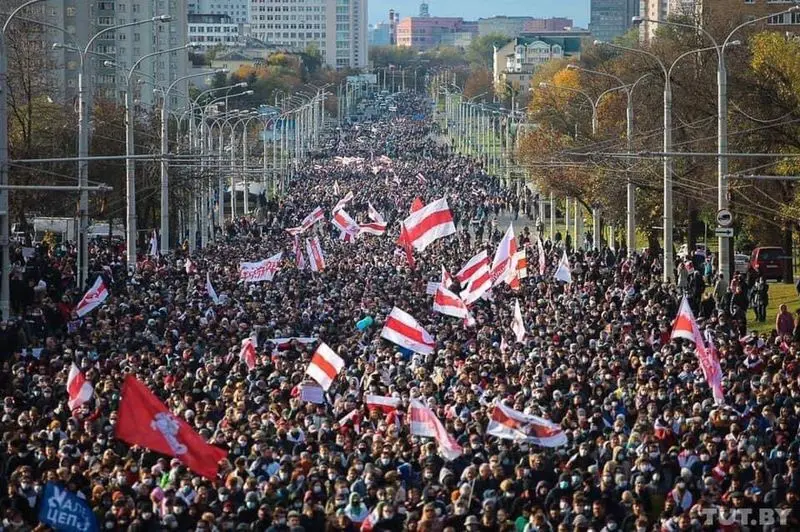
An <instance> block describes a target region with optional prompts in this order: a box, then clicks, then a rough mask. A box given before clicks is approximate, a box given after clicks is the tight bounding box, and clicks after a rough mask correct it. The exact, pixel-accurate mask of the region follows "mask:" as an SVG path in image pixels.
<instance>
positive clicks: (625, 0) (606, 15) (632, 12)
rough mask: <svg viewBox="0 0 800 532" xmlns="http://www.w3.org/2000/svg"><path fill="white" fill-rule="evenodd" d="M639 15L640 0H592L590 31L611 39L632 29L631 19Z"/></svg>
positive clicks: (601, 38) (595, 35)
mask: <svg viewBox="0 0 800 532" xmlns="http://www.w3.org/2000/svg"><path fill="white" fill-rule="evenodd" d="M662 1H665V0H662ZM638 15H639V0H591V7H590V20H589V32H591V34H592V36H593V37H594V38H595V39H598V40H601V41H610V40H612V39H614V38H616V37H619V36H620V35H622V34H624V33H625V32H627V31H628V30H629V29H631V27H632V25H633V22H632V21H631V19H632V18H633V17H635V16H638Z"/></svg>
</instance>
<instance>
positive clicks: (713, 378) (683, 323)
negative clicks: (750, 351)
mask: <svg viewBox="0 0 800 532" xmlns="http://www.w3.org/2000/svg"><path fill="white" fill-rule="evenodd" d="M671 337H672V339H675V338H684V339H686V340H689V341H691V342H694V347H695V352H696V353H697V360H698V362H699V365H700V370H701V371H702V372H703V376H704V377H705V379H706V382H707V383H708V386H709V387H710V388H711V392H712V394H713V396H714V401H715V402H716V403H717V404H724V403H725V392H724V391H723V389H722V368H721V367H720V365H719V359H718V358H717V353H716V349H715V348H714V344H713V343H712V344H711V348H709V347H707V346H706V341H705V339H704V338H703V334H702V333H701V332H700V327H698V326H697V321H696V320H695V319H694V313H693V312H692V308H691V307H690V306H689V301H688V300H687V299H686V296H684V297H683V300H681V306H680V308H679V309H678V316H677V317H676V318H675V322H674V323H673V325H672V336H671Z"/></svg>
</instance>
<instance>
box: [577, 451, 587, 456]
mask: <svg viewBox="0 0 800 532" xmlns="http://www.w3.org/2000/svg"><path fill="white" fill-rule="evenodd" d="M579 452H580V455H581V456H586V455H587V454H589V451H587V450H586V449H581V450H580V451H579Z"/></svg>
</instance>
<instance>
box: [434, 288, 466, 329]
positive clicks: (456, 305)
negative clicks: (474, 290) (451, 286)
mask: <svg viewBox="0 0 800 532" xmlns="http://www.w3.org/2000/svg"><path fill="white" fill-rule="evenodd" d="M433 310H434V311H435V312H439V313H440V314H445V315H447V316H453V317H455V318H462V319H464V320H465V323H466V325H467V326H472V325H474V324H475V320H474V318H473V317H472V315H471V314H470V313H469V309H467V305H466V304H465V303H464V302H463V301H462V300H461V298H460V297H458V296H457V295H456V294H454V293H453V292H451V291H450V290H448V289H446V288H445V287H444V286H443V285H441V284H440V285H439V287H438V288H437V289H436V293H435V294H434V295H433Z"/></svg>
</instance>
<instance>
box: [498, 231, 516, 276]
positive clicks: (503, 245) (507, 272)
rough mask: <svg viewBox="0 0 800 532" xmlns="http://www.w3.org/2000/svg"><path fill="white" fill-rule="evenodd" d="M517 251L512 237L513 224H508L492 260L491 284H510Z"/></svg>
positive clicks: (513, 273)
mask: <svg viewBox="0 0 800 532" xmlns="http://www.w3.org/2000/svg"><path fill="white" fill-rule="evenodd" d="M516 252H517V239H516V238H515V237H514V224H508V229H507V230H506V234H505V235H503V239H502V240H501V241H500V244H498V246H497V251H496V252H495V254H494V260H493V261H492V286H496V285H498V284H500V283H508V284H511V280H512V279H513V278H514V275H515V269H514V262H513V261H514V254H515V253H516Z"/></svg>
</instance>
